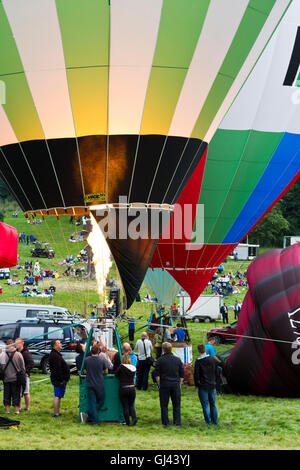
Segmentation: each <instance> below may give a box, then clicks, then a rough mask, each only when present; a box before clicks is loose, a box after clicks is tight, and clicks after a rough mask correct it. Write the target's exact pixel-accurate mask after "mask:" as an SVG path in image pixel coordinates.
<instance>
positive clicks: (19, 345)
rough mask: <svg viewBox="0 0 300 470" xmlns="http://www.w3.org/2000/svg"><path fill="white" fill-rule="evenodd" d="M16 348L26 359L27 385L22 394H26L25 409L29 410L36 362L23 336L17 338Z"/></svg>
mask: <svg viewBox="0 0 300 470" xmlns="http://www.w3.org/2000/svg"><path fill="white" fill-rule="evenodd" d="M16 348H17V350H18V351H19V352H20V353H21V354H22V356H23V359H24V364H25V377H26V387H25V389H24V390H22V391H21V392H22V396H24V400H25V411H29V410H30V391H29V386H30V371H31V369H32V368H33V367H34V362H33V358H32V355H31V354H30V352H29V351H28V348H27V346H25V344H24V340H23V338H17V339H16ZM22 396H21V400H20V409H21V408H22Z"/></svg>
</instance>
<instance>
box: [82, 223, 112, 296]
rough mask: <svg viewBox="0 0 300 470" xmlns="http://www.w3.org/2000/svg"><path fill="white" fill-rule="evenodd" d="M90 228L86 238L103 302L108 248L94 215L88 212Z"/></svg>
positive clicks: (107, 267) (107, 269)
mask: <svg viewBox="0 0 300 470" xmlns="http://www.w3.org/2000/svg"><path fill="white" fill-rule="evenodd" d="M90 217H91V223H92V230H91V232H90V234H89V236H88V238H87V241H88V244H89V245H90V247H91V249H92V252H93V260H92V261H93V264H94V266H95V275H96V281H97V291H98V294H99V297H100V300H101V301H102V302H105V287H106V279H107V276H108V273H109V270H110V267H111V265H112V261H111V256H110V250H109V247H108V244H107V243H106V240H105V238H104V235H103V233H102V231H101V229H100V227H99V226H98V224H97V221H96V219H95V217H93V215H92V214H90Z"/></svg>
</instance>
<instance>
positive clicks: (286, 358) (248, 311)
mask: <svg viewBox="0 0 300 470" xmlns="http://www.w3.org/2000/svg"><path fill="white" fill-rule="evenodd" d="M247 278H248V284H249V291H248V293H247V294H246V296H245V300H244V303H243V306H242V309H241V312H240V317H239V321H238V326H237V335H238V339H237V344H236V346H235V347H234V349H233V351H232V352H231V354H230V356H229V358H228V360H227V362H226V376H227V380H228V383H229V386H230V388H231V389H232V390H233V391H234V392H238V393H242V394H245V393H250V394H256V395H270V396H278V397H300V243H297V244H295V245H292V246H290V247H288V248H286V249H284V250H280V249H277V250H271V251H269V252H267V253H265V254H263V255H261V256H260V257H259V258H258V259H257V260H255V261H253V262H252V263H251V265H250V266H249V268H248V271H247ZM239 336H240V337H239Z"/></svg>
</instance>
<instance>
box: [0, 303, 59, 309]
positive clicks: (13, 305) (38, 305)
mask: <svg viewBox="0 0 300 470" xmlns="http://www.w3.org/2000/svg"><path fill="white" fill-rule="evenodd" d="M1 305H3V306H5V307H26V308H42V309H47V308H51V309H53V308H62V309H65V310H68V309H67V308H66V307H59V306H58V305H41V304H25V303H23V304H12V303H9V302H7V303H6V302H0V307H1Z"/></svg>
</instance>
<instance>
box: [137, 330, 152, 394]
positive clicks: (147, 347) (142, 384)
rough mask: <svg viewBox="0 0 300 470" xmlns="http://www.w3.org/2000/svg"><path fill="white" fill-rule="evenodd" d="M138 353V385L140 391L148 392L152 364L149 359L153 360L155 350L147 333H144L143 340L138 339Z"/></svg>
mask: <svg viewBox="0 0 300 470" xmlns="http://www.w3.org/2000/svg"><path fill="white" fill-rule="evenodd" d="M135 348H136V350H137V353H138V369H137V384H136V388H137V389H138V390H144V391H146V390H147V389H148V378H149V372H150V368H151V364H150V363H149V362H148V359H149V358H151V352H152V349H153V346H152V343H151V341H150V340H149V339H148V335H147V333H146V331H143V333H142V335H141V339H138V340H137V342H136V345H135Z"/></svg>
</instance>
